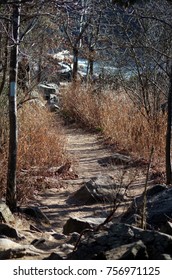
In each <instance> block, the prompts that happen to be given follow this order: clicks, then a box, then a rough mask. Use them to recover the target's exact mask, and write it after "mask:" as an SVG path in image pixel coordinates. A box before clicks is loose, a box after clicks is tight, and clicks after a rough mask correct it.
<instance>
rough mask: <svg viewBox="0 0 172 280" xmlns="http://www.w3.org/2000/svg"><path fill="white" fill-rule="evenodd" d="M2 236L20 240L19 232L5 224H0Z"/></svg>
mask: <svg viewBox="0 0 172 280" xmlns="http://www.w3.org/2000/svg"><path fill="white" fill-rule="evenodd" d="M0 234H1V235H5V236H6V237H11V238H15V239H20V236H19V234H18V232H17V230H16V229H15V228H12V227H10V226H8V225H5V224H0Z"/></svg>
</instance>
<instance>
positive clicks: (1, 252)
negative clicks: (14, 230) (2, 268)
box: [0, 238, 43, 259]
mask: <svg viewBox="0 0 172 280" xmlns="http://www.w3.org/2000/svg"><path fill="white" fill-rule="evenodd" d="M41 253H43V251H41V250H38V249H36V248H35V247H34V246H32V245H21V244H19V243H16V242H13V241H11V240H9V239H7V238H0V258H1V259H7V258H21V257H23V256H39V255H40V254H41Z"/></svg>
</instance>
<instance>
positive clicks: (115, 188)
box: [69, 175, 125, 204]
mask: <svg viewBox="0 0 172 280" xmlns="http://www.w3.org/2000/svg"><path fill="white" fill-rule="evenodd" d="M124 194H125V187H122V186H120V185H118V184H116V183H115V181H114V178H113V177H111V176H109V175H106V176H98V177H94V178H92V179H91V180H89V181H88V182H86V183H84V185H83V186H82V187H81V188H80V189H79V190H78V191H76V192H75V194H74V195H72V197H70V198H69V200H74V201H78V202H82V203H83V204H92V203H98V202H103V203H104V202H106V203H107V202H109V203H113V202H114V200H115V199H118V200H119V199H120V200H123V199H124Z"/></svg>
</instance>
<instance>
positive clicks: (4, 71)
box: [0, 22, 9, 95]
mask: <svg viewBox="0 0 172 280" xmlns="http://www.w3.org/2000/svg"><path fill="white" fill-rule="evenodd" d="M6 30H7V32H8V31H9V22H7V24H6ZM2 44H3V42H2V38H1V46H0V48H1V51H2V48H3V46H2ZM2 60H3V61H4V63H3V65H2V66H3V67H2V73H3V74H2V80H1V84H0V95H1V94H2V92H3V89H4V86H5V81H6V74H7V65H8V35H6V38H5V44H4V57H3V59H2V53H1V61H2Z"/></svg>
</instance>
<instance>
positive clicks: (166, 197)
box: [121, 185, 172, 228]
mask: <svg viewBox="0 0 172 280" xmlns="http://www.w3.org/2000/svg"><path fill="white" fill-rule="evenodd" d="M156 188H157V190H156ZM142 204H143V195H141V196H139V197H138V198H135V199H134V201H133V203H132V205H131V207H130V208H129V209H128V211H127V212H126V213H125V214H124V215H123V217H122V219H121V222H124V223H126V222H127V220H128V219H129V218H130V217H131V216H132V215H133V214H138V215H142ZM146 211H147V220H146V221H147V224H148V225H150V226H152V227H154V228H159V227H161V225H162V224H165V223H166V222H167V221H168V220H169V219H170V218H172V188H167V187H166V186H164V185H156V186H154V187H153V188H152V189H150V190H149V191H148V193H147V204H146Z"/></svg>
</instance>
